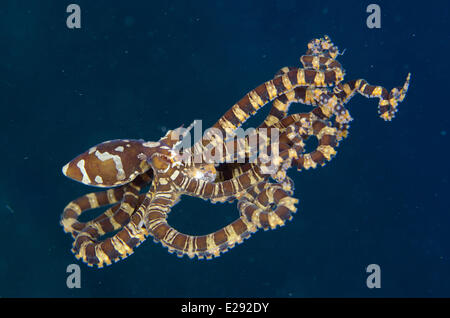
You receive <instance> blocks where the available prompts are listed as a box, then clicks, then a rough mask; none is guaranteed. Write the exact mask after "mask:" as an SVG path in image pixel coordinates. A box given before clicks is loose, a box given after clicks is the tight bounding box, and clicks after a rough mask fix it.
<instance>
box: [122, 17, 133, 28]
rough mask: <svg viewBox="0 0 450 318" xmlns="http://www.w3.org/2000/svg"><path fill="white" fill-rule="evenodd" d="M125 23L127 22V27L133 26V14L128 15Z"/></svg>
mask: <svg viewBox="0 0 450 318" xmlns="http://www.w3.org/2000/svg"><path fill="white" fill-rule="evenodd" d="M123 23H124V24H125V26H126V27H131V26H133V24H134V18H133V17H131V16H126V17H125V19H124V21H123Z"/></svg>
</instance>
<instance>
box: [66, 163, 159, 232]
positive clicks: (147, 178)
mask: <svg viewBox="0 0 450 318" xmlns="http://www.w3.org/2000/svg"><path fill="white" fill-rule="evenodd" d="M152 178H153V172H152V171H151V170H150V171H147V173H145V174H142V175H139V176H138V177H136V179H134V180H133V181H132V182H131V183H129V184H128V185H132V186H133V187H138V188H142V187H143V186H145V185H147V184H149V183H150V182H151V181H152ZM126 186H127V185H123V186H120V187H117V188H112V189H108V190H106V191H100V192H92V193H88V194H86V195H84V196H82V197H80V198H77V199H75V200H73V201H72V202H70V203H69V204H67V206H66V207H65V208H64V211H63V213H62V216H61V220H60V224H61V225H62V226H63V229H64V232H65V233H71V234H72V237H73V238H75V237H76V236H77V235H78V233H79V232H80V231H82V230H83V229H84V228H86V226H89V225H91V224H93V223H98V222H103V223H107V222H110V223H112V224H116V223H117V221H114V220H112V219H111V218H114V216H115V215H116V212H118V209H119V205H115V206H113V207H111V208H109V209H107V210H106V211H105V212H104V213H102V214H101V215H99V216H98V217H96V218H95V219H93V220H90V221H88V222H80V221H79V220H78V218H79V217H80V215H81V214H82V213H84V212H86V211H88V210H92V209H96V208H100V207H103V206H106V205H110V204H115V203H117V202H119V201H122V200H123V197H124V193H125V187H126ZM104 219H105V220H104Z"/></svg>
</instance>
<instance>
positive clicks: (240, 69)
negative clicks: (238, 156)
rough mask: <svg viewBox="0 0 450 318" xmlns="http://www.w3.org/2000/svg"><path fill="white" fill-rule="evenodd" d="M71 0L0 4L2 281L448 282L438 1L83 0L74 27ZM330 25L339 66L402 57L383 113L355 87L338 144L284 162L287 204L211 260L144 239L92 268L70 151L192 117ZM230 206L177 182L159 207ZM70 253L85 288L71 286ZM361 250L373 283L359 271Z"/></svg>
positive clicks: (37, 292)
mask: <svg viewBox="0 0 450 318" xmlns="http://www.w3.org/2000/svg"><path fill="white" fill-rule="evenodd" d="M161 2H162V1H161ZM69 3H71V2H69V1H27V2H26V3H25V2H20V1H2V3H1V4H0V44H1V49H0V105H1V107H2V108H1V109H2V116H1V117H0V123H1V125H0V126H1V132H2V133H1V134H0V135H1V139H0V143H1V144H0V146H1V149H2V151H1V156H0V158H1V159H0V163H1V166H0V167H1V176H0V215H1V222H0V223H1V225H2V226H1V230H0V242H1V247H0V296H2V297H12V296H14V297H55V296H57V297H81V296H84V297H97V296H106V297H111V296H112V297H174V296H176V297H188V296H191V297H195V296H208V297H209V296H215V297H227V296H249V297H252V296H258V297H263V296H268V297H273V296H275V297H317V296H327V297H328V296H333V297H336V296H344V297H348V296H356V297H360V296H364V297H381V296H387V297H398V296H414V297H417V296H424V297H436V296H450V269H449V268H450V246H449V245H450V244H449V243H450V242H449V230H450V227H449V223H450V215H449V212H450V210H449V204H448V196H449V169H448V158H449V151H448V147H449V119H448V115H449V101H448V92H449V87H448V85H449V81H448V79H449V74H450V73H449V72H450V70H449V59H448V52H449V51H450V45H449V40H450V34H449V32H448V30H449V25H448V19H449V8H448V4H447V3H446V2H432V3H428V4H427V5H424V4H423V3H421V4H420V5H419V3H417V4H415V3H409V4H408V5H405V4H406V3H404V2H396V3H393V2H392V1H386V2H385V1H377V3H378V4H379V5H380V6H381V10H382V20H381V29H369V28H367V26H366V18H367V16H368V13H366V7H367V5H368V4H369V3H370V2H360V1H355V2H352V3H351V2H343V1H327V2H325V1H320V2H316V1H294V0H284V1H277V2H272V1H192V2H189V3H188V2H185V1H172V2H171V3H170V4H166V3H165V2H164V3H159V2H157V1H126V2H121V3H120V4H119V2H117V3H114V4H111V3H112V2H111V1H99V0H98V1H77V2H76V3H77V4H79V5H80V7H81V10H82V21H81V23H82V27H81V29H74V30H70V29H68V28H67V27H66V17H67V15H68V14H67V13H66V6H67V5H68V4H69ZM324 34H328V35H329V36H330V37H331V39H332V40H333V41H334V43H335V44H336V45H338V46H339V48H340V49H341V50H343V49H344V48H345V49H346V51H345V54H344V55H343V56H341V57H340V58H339V60H340V62H341V63H342V64H343V66H344V68H345V69H346V72H347V75H346V79H347V80H350V79H355V78H365V79H366V80H367V81H369V83H373V84H377V85H383V86H385V87H387V88H388V89H390V88H392V87H394V86H398V85H401V84H403V82H404V79H405V77H406V74H407V73H408V72H411V73H412V80H411V86H410V90H409V92H408V95H407V97H406V99H405V101H404V102H403V103H402V104H400V107H399V113H398V115H397V117H396V118H395V120H393V121H392V122H390V123H387V122H384V121H383V120H381V119H380V118H378V115H377V100H369V99H366V98H364V97H362V96H356V97H355V98H353V99H352V101H351V102H350V104H349V109H350V111H351V114H352V116H353V117H354V118H355V120H354V122H353V123H352V127H351V131H350V136H349V138H348V139H346V140H345V141H344V142H343V143H342V144H341V145H340V147H339V149H338V155H337V156H336V158H335V159H333V161H332V162H330V163H329V164H327V165H326V166H325V167H323V168H319V169H316V170H309V171H304V172H301V173H299V172H296V171H294V170H293V169H292V171H290V176H291V177H292V178H293V179H294V181H295V183H296V190H295V196H296V197H298V198H299V199H300V204H299V211H298V213H297V214H296V215H295V217H294V219H293V221H292V222H289V223H288V224H287V225H286V226H285V227H283V228H281V229H277V230H275V231H268V232H262V231H261V232H258V233H256V234H255V235H253V236H252V237H251V238H250V239H249V240H248V241H246V242H245V243H244V244H242V245H240V246H237V247H235V248H234V249H233V250H232V251H230V252H228V253H226V254H224V255H223V256H221V257H219V258H217V259H214V260H211V261H198V260H190V259H188V258H182V259H180V258H177V257H176V256H174V255H170V254H169V253H167V251H166V249H165V248H163V247H162V246H161V245H159V244H155V243H153V242H152V240H151V239H148V240H147V241H146V242H144V243H143V244H142V245H141V246H140V247H138V248H137V249H136V251H135V254H134V255H132V256H130V257H128V258H127V259H126V260H124V261H121V262H118V263H117V264H114V265H112V266H110V267H107V268H104V269H101V270H99V269H95V268H89V267H87V266H86V265H85V264H83V263H81V262H78V261H76V259H75V258H74V256H73V255H72V253H71V252H70V248H71V244H72V240H71V238H70V237H69V235H67V234H64V233H63V230H62V228H61V226H60V225H59V218H60V214H61V212H62V210H63V208H64V206H65V205H66V204H67V203H68V202H69V201H71V200H73V199H74V198H76V197H78V196H81V195H83V194H85V193H87V192H90V191H92V190H93V188H89V187H87V186H84V185H82V184H79V183H76V182H73V181H71V180H69V179H67V178H65V177H64V176H63V175H62V173H61V167H62V166H63V165H64V164H65V163H67V162H68V161H69V160H71V159H72V158H73V157H74V156H76V155H78V154H79V153H81V152H83V151H85V150H87V149H88V148H89V147H91V146H93V145H95V144H97V143H99V142H102V141H105V140H110V139H117V138H136V139H138V138H143V139H146V140H153V141H156V140H158V139H159V138H160V137H161V136H162V135H163V134H164V133H163V132H164V131H165V130H166V129H171V128H175V127H178V126H180V125H182V124H184V125H189V124H190V123H191V122H192V121H193V120H194V119H202V120H203V125H204V127H205V128H206V127H207V126H208V125H211V124H213V123H214V122H215V121H216V120H217V119H218V118H219V117H220V116H221V115H222V114H223V113H224V112H225V111H226V110H227V109H228V108H229V107H230V106H232V105H233V104H234V103H235V102H236V101H238V100H239V99H240V98H241V97H242V96H243V95H244V94H245V93H247V92H248V91H250V90H251V89H253V88H254V87H256V86H257V85H259V84H260V83H262V82H264V81H266V80H268V79H270V78H272V77H273V75H274V73H275V72H276V71H277V70H278V69H280V68H281V67H283V66H286V65H291V66H296V65H298V64H299V61H298V58H299V57H300V56H301V55H302V54H303V53H304V52H305V47H306V44H307V42H308V41H309V40H311V39H312V38H316V37H321V36H323V35H324ZM299 107H300V106H299ZM298 109H299V110H300V109H301V111H303V110H305V109H306V108H298ZM267 110H268V109H267ZM267 110H266V111H267ZM264 111H265V110H262V112H264ZM237 215H238V212H237V209H236V206H235V204H216V205H212V204H210V203H207V202H204V201H202V200H199V199H193V198H186V199H183V200H182V201H181V202H180V203H179V204H178V205H177V206H176V207H175V208H174V209H173V211H172V214H171V216H170V219H169V220H170V221H171V222H172V224H174V225H176V227H177V228H179V229H180V230H182V231H184V232H187V233H193V234H205V233H208V232H211V231H214V230H217V229H218V228H219V227H221V226H224V225H225V224H227V222H230V221H231V220H233V219H234V218H235V217H236V216H237ZM72 263H76V264H80V267H81V288H80V289H68V288H67V287H66V278H67V275H68V274H67V273H66V267H67V266H68V265H69V264H72ZM369 264H378V265H379V266H380V269H381V288H379V289H369V288H367V286H366V278H367V276H368V274H367V273H366V267H367V266H368V265H369Z"/></svg>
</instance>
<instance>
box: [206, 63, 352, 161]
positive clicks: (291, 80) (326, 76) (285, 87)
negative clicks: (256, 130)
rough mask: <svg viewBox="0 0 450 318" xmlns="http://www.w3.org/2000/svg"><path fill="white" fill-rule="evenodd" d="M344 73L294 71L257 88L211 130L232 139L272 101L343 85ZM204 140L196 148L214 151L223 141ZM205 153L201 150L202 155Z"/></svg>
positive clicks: (336, 71) (337, 71)
mask: <svg viewBox="0 0 450 318" xmlns="http://www.w3.org/2000/svg"><path fill="white" fill-rule="evenodd" d="M342 79H343V73H342V72H341V71H340V70H339V69H335V70H329V71H318V70H310V69H308V70H304V69H293V70H291V71H289V72H288V73H286V74H284V75H282V76H279V77H276V78H274V79H272V80H270V81H267V82H265V83H263V84H261V85H259V86H258V87H257V88H255V89H254V90H252V91H250V92H249V93H248V94H246V95H245V96H244V97H243V98H242V99H241V100H240V101H239V102H237V103H236V104H235V105H233V107H231V109H229V110H228V111H227V112H226V113H225V114H224V115H223V116H222V117H221V118H220V119H219V121H218V122H217V123H215V124H214V125H213V128H215V129H217V130H218V131H219V132H220V133H221V134H222V136H233V134H234V132H235V130H236V129H237V128H239V127H241V126H242V124H243V123H244V122H245V121H246V120H247V119H248V118H249V117H250V116H251V115H252V114H255V113H256V112H257V111H258V110H259V109H260V108H261V107H262V106H264V105H266V104H267V103H269V102H271V101H272V100H274V99H275V98H277V97H279V96H281V95H283V94H285V93H287V92H289V91H291V90H293V89H294V88H296V87H310V86H311V85H314V86H315V87H328V86H332V85H335V84H337V83H339V82H340V81H342ZM213 137H214V138H206V137H205V138H203V139H202V143H200V145H199V146H198V147H205V146H206V145H208V144H210V143H212V145H213V146H214V147H215V146H217V145H219V144H221V143H222V142H223V138H218V137H217V136H213ZM203 152H204V150H203V149H200V152H198V153H203Z"/></svg>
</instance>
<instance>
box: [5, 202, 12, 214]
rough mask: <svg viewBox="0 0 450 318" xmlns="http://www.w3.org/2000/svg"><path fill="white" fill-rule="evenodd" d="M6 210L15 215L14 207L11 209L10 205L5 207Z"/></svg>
mask: <svg viewBox="0 0 450 318" xmlns="http://www.w3.org/2000/svg"><path fill="white" fill-rule="evenodd" d="M5 208H7V209H8V210H9V212H11V213H14V210H13V208H12V207H10V206H9V205H8V204H6V205H5Z"/></svg>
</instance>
